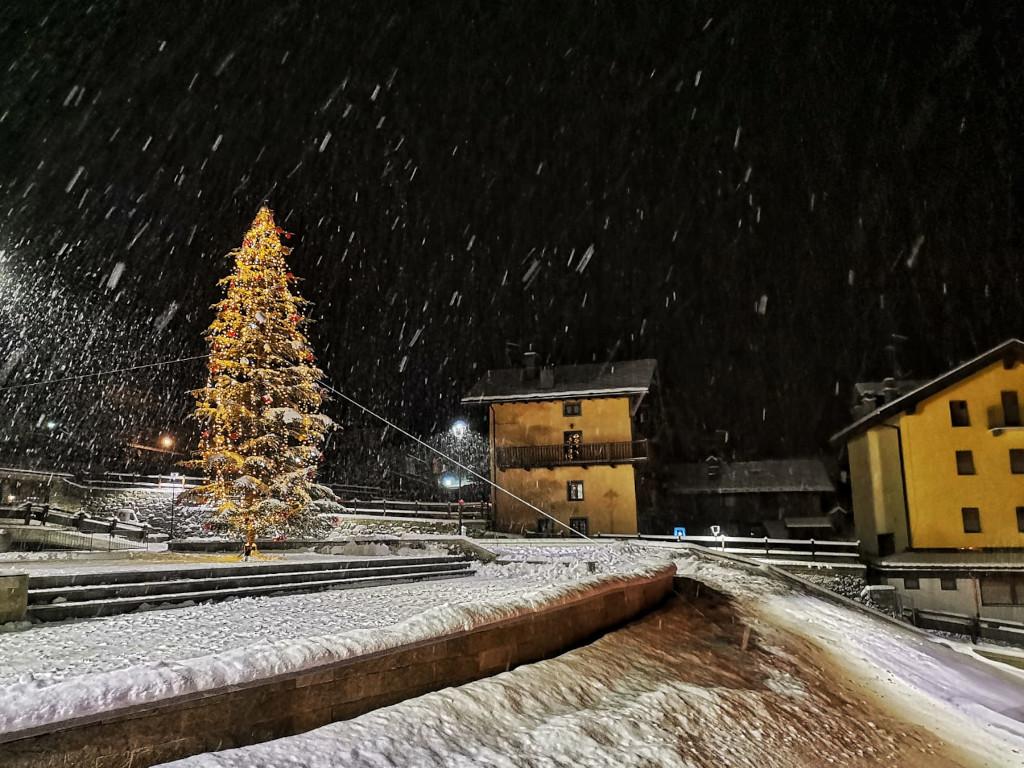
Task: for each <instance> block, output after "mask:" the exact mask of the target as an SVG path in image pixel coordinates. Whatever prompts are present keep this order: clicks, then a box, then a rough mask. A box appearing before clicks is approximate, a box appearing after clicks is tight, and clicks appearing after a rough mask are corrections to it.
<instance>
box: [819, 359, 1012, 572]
mask: <svg viewBox="0 0 1024 768" xmlns="http://www.w3.org/2000/svg"><path fill="white" fill-rule="evenodd" d="M1022 361H1024V342H1021V341H1019V340H1017V339H1011V340H1009V341H1006V342H1004V343H1002V344H1000V345H999V346H998V347H995V348H994V349H991V350H989V351H988V352H986V353H984V354H983V355H980V356H978V357H976V358H975V359H973V360H971V361H969V362H967V363H964V364H963V365H961V366H959V367H958V368H955V369H953V370H951V371H949V372H947V373H945V374H943V375H942V376H939V377H938V378H936V379H933V380H932V381H929V382H927V383H925V384H923V385H921V386H919V387H917V388H916V389H913V390H912V391H910V392H908V393H906V394H903V395H901V396H895V397H893V398H892V399H891V400H890V401H889V402H883V403H881V404H880V405H879V406H878V407H877V408H875V410H873V411H872V412H870V413H868V414H867V415H865V416H863V417H862V418H860V419H859V420H858V421H856V422H855V423H853V424H852V425H850V426H849V427H847V428H846V429H844V430H843V431H841V432H839V433H838V434H836V435H834V436H833V437H832V442H833V443H834V444H842V443H845V444H846V447H847V451H848V454H849V464H850V479H851V483H852V488H853V513H854V520H855V525H856V530H857V536H858V538H859V539H860V541H861V547H862V550H863V552H864V553H865V554H866V555H870V556H879V557H886V556H889V555H893V554H895V553H899V552H903V551H905V550H922V549H926V550H947V551H948V550H1009V549H1022V548H1024V426H1022V424H1021V412H1020V404H1019V403H1020V397H1021V393H1022V392H1024V365H1022V364H1021V363H1022Z"/></svg>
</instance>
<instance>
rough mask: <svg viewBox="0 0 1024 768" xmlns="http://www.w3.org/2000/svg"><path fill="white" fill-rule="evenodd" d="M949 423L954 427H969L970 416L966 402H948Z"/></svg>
mask: <svg viewBox="0 0 1024 768" xmlns="http://www.w3.org/2000/svg"><path fill="white" fill-rule="evenodd" d="M949 421H950V423H951V424H952V425H953V426H954V427H969V426H971V415H970V414H969V413H968V412H967V401H966V400H950V401H949Z"/></svg>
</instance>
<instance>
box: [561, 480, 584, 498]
mask: <svg viewBox="0 0 1024 768" xmlns="http://www.w3.org/2000/svg"><path fill="white" fill-rule="evenodd" d="M565 495H566V498H567V499H568V500H569V501H583V481H582V480H570V481H569V482H567V483H566V484H565Z"/></svg>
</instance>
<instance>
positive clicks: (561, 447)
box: [462, 352, 656, 535]
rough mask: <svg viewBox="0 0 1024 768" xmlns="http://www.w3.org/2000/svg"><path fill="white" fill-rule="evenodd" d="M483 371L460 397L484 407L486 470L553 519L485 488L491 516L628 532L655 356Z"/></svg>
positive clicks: (513, 525)
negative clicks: (487, 438) (487, 437)
mask: <svg viewBox="0 0 1024 768" xmlns="http://www.w3.org/2000/svg"><path fill="white" fill-rule="evenodd" d="M523 357H524V361H523V367H522V368H513V369H505V370H496V371H488V372H487V374H486V375H485V376H484V377H483V378H482V379H481V380H480V381H479V382H477V384H476V385H475V386H474V387H473V388H472V390H470V392H469V394H468V395H466V397H464V398H463V400H462V402H463V403H464V404H467V405H486V406H487V407H488V410H489V414H488V415H489V419H488V421H489V425H490V426H489V432H490V448H491V479H492V480H493V481H494V482H495V483H496V484H497V485H498V486H500V487H501V488H504V489H506V490H508V491H510V492H511V493H513V494H515V495H516V496H519V497H520V498H522V499H525V500H526V501H528V502H530V504H533V505H536V506H537V507H539V508H540V509H542V510H543V511H544V512H546V513H547V514H549V515H551V516H553V517H554V518H556V519H557V520H558V521H560V522H561V523H562V525H558V524H557V523H554V522H552V521H551V520H549V519H548V518H546V517H544V516H543V515H541V514H538V512H537V511H536V510H534V509H532V508H531V507H529V506H528V505H526V504H523V503H522V502H519V501H517V500H516V499H514V498H513V497H512V496H510V495H508V494H506V493H503V492H501V491H498V490H495V491H493V495H492V501H493V504H494V520H495V526H496V527H497V528H499V529H502V530H506V531H513V532H521V533H525V532H537V533H550V534H553V535H560V534H563V533H567V532H568V531H567V530H566V529H565V527H563V526H569V527H571V528H573V529H575V530H577V531H579V532H581V533H584V534H587V535H593V534H595V533H636V532H637V474H636V466H637V464H638V463H640V462H643V461H646V459H647V441H646V440H643V439H639V437H640V435H639V431H638V427H639V424H640V422H641V421H642V415H641V413H640V411H641V404H642V403H643V401H644V398H645V397H646V395H647V394H648V392H649V391H650V389H651V384H652V381H653V378H654V372H655V368H656V365H655V361H654V360H632V361H625V362H620V363H607V364H603V365H601V364H595V365H565V366H556V367H553V368H541V367H539V366H538V365H537V355H536V353H534V352H527V353H526V354H525V355H524V356H523Z"/></svg>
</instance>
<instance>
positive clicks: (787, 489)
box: [666, 459, 835, 496]
mask: <svg viewBox="0 0 1024 768" xmlns="http://www.w3.org/2000/svg"><path fill="white" fill-rule="evenodd" d="M668 473H669V477H668V479H667V481H666V487H667V490H668V491H669V492H670V493H674V494H679V495H683V496H696V495H709V494H739V493H832V492H833V491H834V490H835V487H834V486H833V485H832V480H831V479H830V478H829V476H828V471H827V470H826V469H825V465H824V464H822V463H821V462H820V461H819V460H818V459H773V460H768V461H735V462H733V463H731V464H727V463H725V462H720V463H709V462H699V463H696V464H674V465H671V466H670V467H668ZM716 473H717V474H716Z"/></svg>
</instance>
